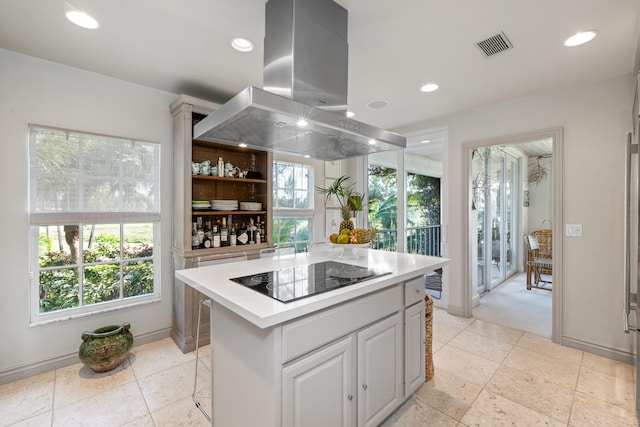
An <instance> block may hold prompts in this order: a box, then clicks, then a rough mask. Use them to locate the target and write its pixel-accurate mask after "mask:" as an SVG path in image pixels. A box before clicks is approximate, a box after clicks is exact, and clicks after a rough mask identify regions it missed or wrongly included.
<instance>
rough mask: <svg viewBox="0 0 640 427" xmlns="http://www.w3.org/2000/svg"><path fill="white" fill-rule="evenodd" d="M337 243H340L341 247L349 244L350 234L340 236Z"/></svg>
mask: <svg viewBox="0 0 640 427" xmlns="http://www.w3.org/2000/svg"><path fill="white" fill-rule="evenodd" d="M337 242H338V243H340V244H341V245H344V244H345V243H349V234H348V233H347V234H345V233H342V234H341V235H340V236H338V240H337Z"/></svg>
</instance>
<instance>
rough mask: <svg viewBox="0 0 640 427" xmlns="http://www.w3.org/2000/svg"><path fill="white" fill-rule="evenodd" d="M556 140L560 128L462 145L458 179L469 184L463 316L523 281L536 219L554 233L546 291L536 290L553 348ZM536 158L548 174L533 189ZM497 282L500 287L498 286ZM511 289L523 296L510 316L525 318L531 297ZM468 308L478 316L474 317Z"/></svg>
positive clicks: (557, 302) (556, 318) (557, 253)
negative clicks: (462, 164) (540, 293)
mask: <svg viewBox="0 0 640 427" xmlns="http://www.w3.org/2000/svg"><path fill="white" fill-rule="evenodd" d="M561 137H562V132H561V129H555V130H550V131H547V132H540V133H537V134H530V135H520V136H514V137H509V138H500V139H499V141H500V143H499V144H497V143H496V140H493V141H482V142H477V143H473V144H465V148H466V150H467V155H468V157H467V159H468V163H467V168H466V171H465V172H466V175H467V179H468V182H469V187H468V188H469V193H468V196H469V209H468V211H467V219H468V239H469V240H468V241H469V252H468V257H467V260H468V262H467V266H468V270H467V274H468V278H469V281H468V285H469V286H468V288H467V289H468V299H467V304H469V305H468V307H469V313H470V314H472V315H474V316H476V313H480V314H479V315H481V313H482V312H485V313H486V311H487V307H491V306H500V304H497V305H495V304H494V302H495V301H492V304H489V303H487V307H482V298H488V297H489V295H491V297H492V298H494V297H496V296H498V295H499V294H504V293H503V292H497V291H498V290H499V289H500V288H501V287H504V288H506V287H507V286H514V285H513V283H514V282H516V283H517V282H522V281H523V278H524V277H526V274H525V272H526V266H527V246H526V243H525V237H526V236H527V235H528V234H530V233H531V232H532V231H534V230H536V229H537V228H539V225H540V219H539V216H540V215H543V217H544V219H545V220H547V221H548V224H552V226H549V228H551V229H552V231H553V239H552V241H553V242H552V244H553V247H554V250H553V253H554V258H553V291H552V292H548V291H543V292H547V298H546V299H547V301H548V303H549V304H550V309H549V310H545V312H546V313H550V314H551V315H550V316H549V317H550V318H547V319H546V321H547V322H549V324H548V328H545V330H550V331H551V333H550V335H551V338H552V340H553V341H555V342H557V339H560V337H561V331H562V324H561V319H562V317H561V307H562V304H561V297H562V292H561V290H562V283H561V278H562V274H561V271H562V260H561V258H562V252H561V244H562V239H561V237H562V234H561V233H562V205H561V202H560V201H561V200H562V199H561V196H562V182H561V181H562V173H561V165H562V161H561V154H562V138H561ZM542 156H544V158H545V159H547V162H546V163H545V171H544V172H546V173H547V176H546V179H547V181H546V183H542V184H541V183H532V182H531V181H530V177H529V176H528V172H529V166H530V165H532V164H533V165H536V166H537V165H538V164H539V163H540V162H539V161H538V160H539V159H540V158H541V157H542ZM545 186H546V187H545ZM534 190H535V191H534ZM541 194H544V196H543V197H545V198H546V199H544V200H545V201H544V202H540V197H541ZM534 195H535V198H537V199H535V200H534V198H532V197H533V196H534ZM534 203H535V206H534ZM543 206H545V209H546V211H544V212H542V210H541V207H543ZM503 283H505V285H501V284H503ZM515 286H516V287H517V288H516V290H517V291H518V292H522V294H523V296H522V298H521V300H522V301H521V303H522V304H523V306H522V309H520V310H513V312H514V313H516V315H517V313H526V312H527V310H528V309H529V308H530V307H528V306H527V296H528V295H533V293H532V291H531V290H528V289H526V285H525V286H521V285H515ZM520 288H522V290H521V289H520ZM511 289H513V288H511ZM481 296H482V298H481ZM487 301H489V300H487ZM510 304H512V303H511V302H510ZM475 307H482V309H478V310H475ZM547 316H548V315H547ZM499 317H500V318H501V319H502V321H501V323H502V324H504V325H505V326H511V327H520V326H518V325H520V324H521V321H522V319H515V318H514V319H513V320H512V322H510V321H509V319H508V317H506V316H504V313H501V316H499ZM494 318H495V316H494ZM520 329H523V328H522V327H520ZM524 329H525V330H526V328H524Z"/></svg>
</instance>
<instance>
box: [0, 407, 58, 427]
mask: <svg viewBox="0 0 640 427" xmlns="http://www.w3.org/2000/svg"><path fill="white" fill-rule="evenodd" d="M0 414H2V412H0ZM2 415H4V414H2ZM52 416H53V412H51V411H49V412H45V413H44V414H40V415H36V416H35V417H31V418H27V419H26V420H23V421H19V422H17V423H15V424H11V427H51V417H52Z"/></svg>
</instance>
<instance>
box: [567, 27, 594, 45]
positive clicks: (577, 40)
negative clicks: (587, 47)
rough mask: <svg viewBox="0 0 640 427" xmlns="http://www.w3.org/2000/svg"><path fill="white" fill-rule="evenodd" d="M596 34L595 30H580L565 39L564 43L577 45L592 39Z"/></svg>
mask: <svg viewBox="0 0 640 427" xmlns="http://www.w3.org/2000/svg"><path fill="white" fill-rule="evenodd" d="M597 35H598V32H597V31H596V30H589V31H580V32H579V33H576V34H574V35H572V36H571V37H569V38H568V39H566V40H565V41H564V45H565V46H567V47H573V46H579V45H581V44H585V43H587V42H589V41H591V40H593V39H594V37H595V36H597Z"/></svg>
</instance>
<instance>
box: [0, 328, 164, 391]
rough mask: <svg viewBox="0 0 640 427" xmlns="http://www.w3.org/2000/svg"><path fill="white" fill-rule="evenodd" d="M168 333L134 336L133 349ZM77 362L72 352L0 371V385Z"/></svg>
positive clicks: (161, 337)
mask: <svg viewBox="0 0 640 427" xmlns="http://www.w3.org/2000/svg"><path fill="white" fill-rule="evenodd" d="M170 333H171V328H166V329H161V330H158V331H153V332H149V333H147V334H142V335H136V336H135V337H134V342H133V344H134V348H135V347H137V346H140V345H143V344H148V343H150V342H154V341H158V340H161V339H164V338H168V337H169V335H170ZM79 361H80V359H78V351H77V350H74V351H73V352H69V353H66V354H61V355H58V356H54V357H50V358H47V359H42V360H39V361H36V362H32V363H27V364H25V365H20V366H16V367H14V368H11V369H6V370H4V371H0V384H7V383H11V382H14V381H18V380H22V379H25V378H29V377H32V376H34V375H39V374H43V373H45V372H49V371H52V370H54V369H59V368H64V367H65V366H69V365H73V364H74V363H78V362H79Z"/></svg>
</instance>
